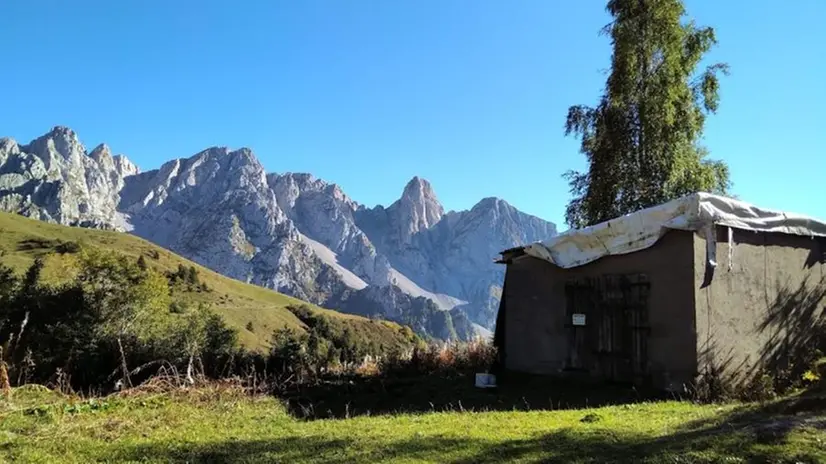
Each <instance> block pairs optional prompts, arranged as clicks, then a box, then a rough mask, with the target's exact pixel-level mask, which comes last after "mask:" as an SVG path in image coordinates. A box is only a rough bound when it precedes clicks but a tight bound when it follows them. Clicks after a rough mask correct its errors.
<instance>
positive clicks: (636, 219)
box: [523, 193, 826, 268]
mask: <svg viewBox="0 0 826 464" xmlns="http://www.w3.org/2000/svg"><path fill="white" fill-rule="evenodd" d="M714 226H727V227H730V228H733V229H740V230H747V231H755V232H776V233H783V234H792V235H802V236H808V237H816V236H817V237H826V222H824V221H821V220H817V219H813V218H810V217H806V216H802V215H799V214H793V213H784V212H780V211H772V210H767V209H762V208H758V207H756V206H753V205H750V204H748V203H745V202H742V201H739V200H734V199H732V198H727V197H723V196H719V195H712V194H709V193H695V194H692V195H688V196H685V197H682V198H678V199H676V200H673V201H670V202H668V203H664V204H662V205H658V206H654V207H651V208H647V209H644V210H641V211H637V212H635V213H631V214H627V215H625V216H622V217H619V218H617V219H612V220H610V221H606V222H603V223H600V224H596V225H593V226H590V227H586V228H583V229H572V230H569V231H567V232H564V233H562V234H560V235H557V236H555V237H553V238H551V239H549V240H546V241H543V242H537V243H533V244H530V245H527V246H525V247H523V250H524V252H525V253H526V254H528V255H530V256H534V257H536V258H540V259H544V260H547V261H549V262H551V263H553V264H555V265H556V266H559V267H562V268H572V267H576V266H582V265H583V264H587V263H590V262H592V261H594V260H597V259H599V258H601V257H603V256H608V255H622V254H627V253H633V252H636V251H640V250H644V249H646V248H648V247H650V246H652V245H654V244H655V243H657V240H659V239H660V237H662V236H663V235H664V234H665V233H666V232H667V231H668V230H669V229H679V230H688V231H694V232H696V233H700V234H703V235H704V236H705V237H706V238H707V239H709V245H711V244H713V243H714V234H713V233H711V232H713V231H714ZM715 248H716V245H715V246H713V247H712V246H710V247H709V250H708V251H709V256H708V259H709V262H710V263H711V264H712V265H715V264H716V263H715V262H714V259H715V258H714V249H715Z"/></svg>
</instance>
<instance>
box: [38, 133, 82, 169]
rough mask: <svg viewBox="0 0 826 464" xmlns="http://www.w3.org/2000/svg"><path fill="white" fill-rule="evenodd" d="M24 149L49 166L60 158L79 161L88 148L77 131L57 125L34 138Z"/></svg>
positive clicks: (71, 161) (72, 161)
mask: <svg viewBox="0 0 826 464" xmlns="http://www.w3.org/2000/svg"><path fill="white" fill-rule="evenodd" d="M23 151H27V152H31V153H34V154H35V155H37V156H38V157H40V158H41V159H42V160H43V161H44V162H46V165H47V167H51V166H50V165H51V164H52V162H54V161H57V162H60V160H65V161H68V162H70V163H78V162H80V159H81V158H82V156H83V155H85V154H86V148H85V147H84V146H83V144H82V143H80V140H78V138H77V134H76V133H75V131H73V130H72V129H69V128H68V127H64V126H56V127H54V128H53V129H52V130H51V131H49V133H47V134H45V135H42V136H40V137H38V138H36V139H34V140H33V141H32V142H31V143H30V144H29V145H28V146H26V147H25V148H24V150H23ZM58 157H59V158H58Z"/></svg>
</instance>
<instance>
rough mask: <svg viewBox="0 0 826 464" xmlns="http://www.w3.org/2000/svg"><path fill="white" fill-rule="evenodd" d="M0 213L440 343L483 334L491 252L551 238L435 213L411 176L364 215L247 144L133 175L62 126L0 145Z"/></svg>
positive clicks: (489, 211) (485, 213)
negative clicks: (182, 260)
mask: <svg viewBox="0 0 826 464" xmlns="http://www.w3.org/2000/svg"><path fill="white" fill-rule="evenodd" d="M0 209H3V210H7V211H13V212H18V213H21V214H24V215H27V216H31V217H36V218H39V219H42V220H46V221H50V222H58V223H61V224H69V225H83V226H92V227H110V228H115V229H119V230H123V231H128V232H131V233H133V234H135V235H138V236H141V237H143V238H146V239H148V240H150V241H153V242H155V243H157V244H159V245H161V246H164V247H166V248H169V249H171V250H173V251H175V252H176V253H179V254H181V255H183V256H186V257H188V258H190V259H192V260H194V261H196V262H199V263H201V264H203V265H205V266H208V267H210V268H212V269H214V270H216V271H218V272H221V273H223V274H225V275H227V276H230V277H233V278H236V279H239V280H243V281H247V282H250V283H255V284H258V285H262V286H265V287H269V288H273V289H276V290H278V291H281V292H284V293H287V294H290V295H293V296H296V297H298V298H301V299H304V300H307V301H311V302H313V303H317V304H321V305H325V306H327V307H331V308H334V309H341V310H345V311H347V312H356V313H359V314H365V315H371V316H372V315H375V316H379V317H386V318H388V319H391V320H397V321H400V322H404V323H409V324H411V325H413V326H414V327H415V328H416V329H417V330H418V331H419V332H420V333H423V334H426V335H434V336H435V335H438V336H439V337H440V338H444V336H445V334H447V335H448V337H460V338H467V337H468V336H470V335H472V333H473V332H474V330H476V329H479V328H483V329H490V328H492V326H493V321H494V318H495V312H496V308H497V306H498V300H499V294H500V292H501V289H500V288H499V285H500V283H501V282H502V278H503V269H501V267H499V266H497V265H495V264H494V263H493V258H494V257H495V256H496V254H497V252H498V251H500V250H501V249H504V248H508V247H511V246H514V245H516V244H519V243H525V242H531V241H535V240H540V239H545V238H547V237H549V236H551V235H554V234H555V233H556V228H555V226H554V225H553V224H552V223H549V222H547V221H544V220H542V219H539V218H537V217H534V216H530V215H527V214H525V213H522V212H520V211H518V210H516V208H514V207H513V206H511V205H509V204H507V203H506V202H504V201H503V200H499V199H495V198H486V199H483V200H482V201H480V202H479V203H478V204H477V205H475V206H474V207H473V208H472V209H470V210H468V211H460V212H453V211H451V212H445V211H444V208H443V207H442V205H441V204H440V203H439V201H438V199H437V197H436V194H435V192H434V190H433V188H432V186H431V185H430V183H429V182H427V181H426V180H424V179H421V178H419V177H415V178H413V179H412V180H411V181H410V182H409V183H408V184H407V186H406V187H405V188H404V190H403V192H402V195H401V197H400V199H399V200H397V201H396V202H394V203H393V204H391V205H390V206H388V207H386V208H385V207H382V206H376V207H374V208H368V207H366V206H364V205H361V204H359V203H357V202H356V201H354V200H353V199H351V198H349V197H348V196H347V195H346V194H345V193H344V192H343V191H342V190H341V188H340V187H339V186H337V185H336V184H333V183H328V182H325V181H323V180H320V179H316V178H314V177H313V176H312V175H310V174H295V173H286V174H273V173H270V174H267V173H266V171H265V169H264V167H263V166H262V165H261V163H260V162H259V161H258V159H257V158H256V157H255V156H254V154H253V153H252V151H251V150H249V149H246V148H242V149H239V150H230V149H228V148H225V147H213V148H210V149H207V150H204V151H202V152H200V153H197V154H195V155H194V156H191V157H189V158H181V159H176V160H172V161H169V162H167V163H165V164H164V165H163V166H161V167H160V168H159V169H155V170H151V171H147V172H139V170H138V169H137V167H136V166H135V165H134V164H132V163H131V162H129V161H128V160H127V159H126V158H125V157H122V156H112V155H111V151H110V150H109V148H108V147H106V146H105V145H100V146H98V147H97V148H96V149H94V150H93V151H92V152H87V151H86V150H85V148H84V147H83V145H82V144H81V143H80V141H79V140H78V138H77V135H76V134H75V133H74V132H73V131H71V129H68V128H64V127H56V128H55V129H53V130H52V131H51V132H49V133H48V134H46V135H44V136H42V137H39V138H38V139H36V140H35V141H33V142H32V143H30V144H28V145H25V146H22V147H21V146H18V145H17V144H16V142H14V141H13V140H11V139H0ZM382 289H384V290H382ZM438 320H443V322H441V323H437V322H434V321H438ZM454 321H455V323H454ZM472 323H473V324H472ZM448 326H449V327H450V328H449V329H448V328H447V327H448ZM474 327H475V328H476V329H474Z"/></svg>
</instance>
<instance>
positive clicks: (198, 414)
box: [0, 386, 826, 463]
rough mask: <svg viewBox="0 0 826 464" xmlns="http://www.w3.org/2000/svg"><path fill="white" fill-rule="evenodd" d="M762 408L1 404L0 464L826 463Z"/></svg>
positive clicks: (61, 400) (32, 400)
mask: <svg viewBox="0 0 826 464" xmlns="http://www.w3.org/2000/svg"><path fill="white" fill-rule="evenodd" d="M788 404H790V400H788V399H787V400H784V401H780V402H775V403H772V404H770V405H763V406H757V405H754V406H746V405H738V404H730V405H724V406H716V405H705V406H701V405H695V404H691V403H688V402H676V401H670V402H658V403H640V404H628V405H623V406H611V407H604V408H595V409H574V410H564V411H499V412H469V411H464V412H459V411H454V412H429V413H421V414H397V415H377V416H368V415H361V416H357V417H353V418H345V419H325V420H312V421H310V420H300V419H296V418H295V417H293V416H292V415H290V414H289V413H288V412H287V410H286V409H285V408H284V407H283V406H282V404H281V403H280V402H279V401H278V400H277V399H275V398H273V397H266V396H264V397H250V396H247V395H245V394H243V393H241V392H239V391H238V390H236V389H231V388H219V387H209V388H206V387H202V388H199V389H193V390H189V391H175V392H171V393H170V392H168V391H167V392H165V393H164V392H160V391H158V392H154V393H153V392H152V391H151V390H145V391H142V392H140V391H138V392H135V391H132V392H127V393H124V394H121V395H118V396H110V397H108V398H102V399H95V400H81V399H79V398H73V397H68V396H63V395H60V394H57V393H54V392H51V391H48V390H46V389H45V388H43V387H38V386H27V387H23V388H19V389H17V390H15V391H14V393H13V395H12V397H11V399H10V400H0V461H3V462H61V463H71V462H106V461H108V462H190V463H192V462H231V463H241V462H314V463H345V462H346V463H357V462H440V463H445V462H449V463H487V462H491V463H492V462H565V463H586V462H592V463H597V462H600V463H601V462H652V463H653V462H656V463H664V462H681V463H689V462H692V463H693V462H734V463H736V462H790V463H791V462H806V463H809V462H826V444H825V443H826V442H824V440H826V433H824V431H823V430H822V429H821V428H822V426H823V423H824V421H825V420H824V419H823V418H822V417H820V416H818V415H816V414H814V413H811V412H799V411H798V412H796V413H795V412H794V411H793V410H792V409H790V408H789V407H788Z"/></svg>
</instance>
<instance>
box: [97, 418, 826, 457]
mask: <svg viewBox="0 0 826 464" xmlns="http://www.w3.org/2000/svg"><path fill="white" fill-rule="evenodd" d="M755 430H756V429H754V428H750V427H740V426H739V425H738V424H734V423H730V422H724V423H721V424H717V425H714V426H695V427H691V428H687V429H685V430H680V431H677V432H676V433H674V434H671V435H668V436H664V437H659V438H650V437H644V436H637V435H632V434H626V433H623V432H621V431H617V430H606V429H604V428H600V427H598V426H594V427H589V426H584V427H582V428H578V429H562V430H558V431H555V432H553V433H549V434H545V435H542V436H540V437H536V438H528V439H519V440H499V441H495V440H480V439H468V438H451V437H444V436H435V437H433V436H431V437H422V438H414V439H403V440H395V441H394V440H392V439H391V438H388V440H387V441H381V442H376V441H369V440H361V441H356V440H353V439H327V438H324V437H322V436H307V437H287V438H276V439H273V440H252V441H227V442H220V443H208V444H191V445H190V444H167V443H159V444H152V445H145V446H138V447H134V448H130V449H126V450H121V451H118V452H116V453H114V454H113V455H112V456H110V457H109V458H110V459H113V460H115V461H125V460H136V461H137V460H152V461H163V462H189V463H199V462H224V463H240V462H315V463H325V464H332V463H359V462H365V463H366V462H382V461H387V460H393V459H403V460H406V461H426V462H445V463H454V464H471V463H499V462H513V461H527V462H548V463H608V462H614V463H626V462H628V463H632V462H633V463H637V462H652V463H653V462H657V463H659V462H683V463H685V462H758V463H762V462H765V463H785V462H789V463H792V462H795V463H816V462H823V459H824V457H825V456H824V455H817V454H816V452H813V451H811V450H800V449H798V448H796V447H795V446H783V442H782V441H767V440H765V439H764V438H763V436H761V435H760V434H759V433H756V431H755ZM766 445H774V446H766Z"/></svg>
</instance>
